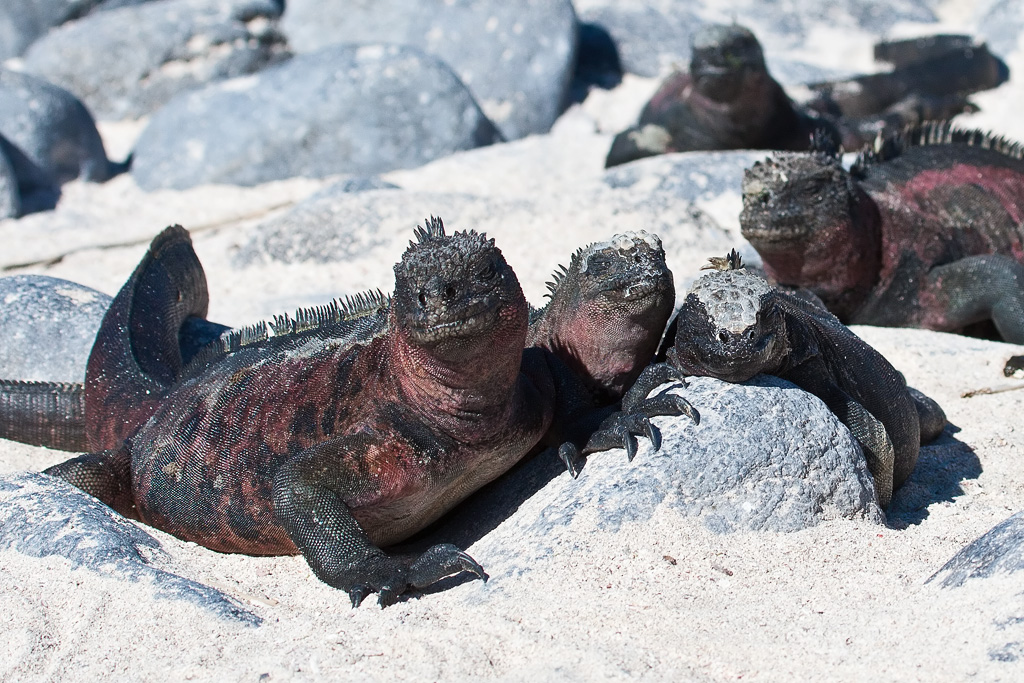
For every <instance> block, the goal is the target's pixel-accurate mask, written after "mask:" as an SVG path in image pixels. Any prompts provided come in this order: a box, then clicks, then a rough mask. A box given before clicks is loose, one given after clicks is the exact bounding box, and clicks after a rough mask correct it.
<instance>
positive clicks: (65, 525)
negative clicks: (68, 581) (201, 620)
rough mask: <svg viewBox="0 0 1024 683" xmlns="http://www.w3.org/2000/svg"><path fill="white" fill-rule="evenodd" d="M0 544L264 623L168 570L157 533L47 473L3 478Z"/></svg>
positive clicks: (232, 617) (0, 484)
mask: <svg viewBox="0 0 1024 683" xmlns="http://www.w3.org/2000/svg"><path fill="white" fill-rule="evenodd" d="M0 549H2V550H15V551H17V552H19V553H22V554H24V555H30V556H32V557H48V556H50V555H57V556H60V557H65V558H67V559H68V560H70V561H71V565H72V567H73V568H76V569H77V568H79V567H83V568H85V569H88V570H90V571H94V572H98V573H102V574H106V575H109V576H112V577H114V578H117V579H120V580H123V581H130V582H145V583H149V584H150V585H152V587H153V593H154V596H155V597H158V598H165V599H169V600H186V601H188V602H191V603H193V604H196V605H199V606H200V607H203V608H205V609H208V610H210V611H211V612H213V613H214V614H216V615H218V616H219V617H221V618H223V619H228V620H231V621H238V622H241V623H243V624H246V625H250V626H258V625H259V624H260V622H261V621H262V620H261V619H260V618H259V617H258V616H256V615H255V614H253V613H252V612H250V611H248V610H247V609H245V608H243V607H242V606H240V605H239V604H238V603H237V602H235V601H234V600H232V599H231V598H229V597H228V596H227V595H225V594H224V593H222V592H220V591H219V590H216V589H214V588H210V587H209V586H204V585H203V584H201V583H199V582H198V581H194V580H192V579H188V578H185V577H183V576H179V575H178V574H175V573H172V572H170V571H167V570H166V569H163V568H161V565H162V564H166V563H167V561H168V554H167V552H166V551H165V550H164V549H163V548H162V547H161V545H160V542H159V541H158V540H157V539H156V538H154V537H153V536H152V535H151V534H149V533H148V532H146V531H145V530H143V529H142V528H141V527H140V526H138V525H136V524H133V523H132V522H130V521H128V520H127V519H125V518H124V517H122V516H120V515H118V514H117V513H116V512H114V511H113V510H111V509H110V508H109V507H107V506H106V505H104V504H103V503H101V502H99V501H98V500H96V499H95V498H93V497H92V496H89V495H87V494H85V493H83V492H82V491H80V490H78V489H76V488H75V487H73V486H71V485H70V484H67V483H65V482H63V481H61V480H59V479H56V478H53V477H48V476H46V475H45V474H37V473H34V472H24V473H20V474H12V475H7V476H4V477H0Z"/></svg>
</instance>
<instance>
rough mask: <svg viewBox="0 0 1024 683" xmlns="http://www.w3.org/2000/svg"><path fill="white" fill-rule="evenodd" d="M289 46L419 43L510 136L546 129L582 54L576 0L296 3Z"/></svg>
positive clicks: (286, 25)
mask: <svg viewBox="0 0 1024 683" xmlns="http://www.w3.org/2000/svg"><path fill="white" fill-rule="evenodd" d="M281 28H282V30H283V31H284V32H285V33H286V34H287V36H288V41H289V44H290V45H291V46H292V48H293V49H295V50H296V51H297V52H300V53H301V52H309V51H311V50H317V49H319V48H322V47H326V46H328V45H333V44H336V43H394V44H400V45H412V46H415V47H417V48H419V49H421V50H423V51H424V52H426V53H428V54H431V55H435V56H437V57H439V58H440V59H442V60H444V61H445V62H447V63H448V64H449V65H450V66H451V67H452V69H453V70H454V71H455V73H456V74H457V75H458V77H459V78H460V79H461V80H462V82H463V83H465V84H466V87H467V88H469V90H470V92H472V93H473V96H474V97H475V98H476V100H477V102H479V103H480V106H481V108H482V109H483V110H484V112H485V113H486V114H487V116H488V117H489V118H490V119H491V121H493V122H494V124H495V125H496V126H497V127H498V129H499V130H500V131H501V134H502V135H503V136H504V137H505V139H507V140H514V139H517V138H521V137H523V136H525V135H530V134H532V133H545V132H547V131H548V129H550V128H551V124H553V123H554V121H555V118H556V117H557V116H558V115H559V114H560V113H561V111H562V107H563V106H564V105H565V102H566V97H567V94H568V88H569V81H570V77H571V75H572V70H573V64H574V62H575V59H576V50H575V47H576V16H575V13H574V12H573V8H572V4H571V3H570V2H569V1H568V0H505V1H504V2H492V1H487V2H480V1H479V0H477V1H470V0H459V1H458V2H451V1H450V0H377V1H376V2H373V3H324V2H318V1H317V0H289V2H288V8H287V12H285V15H284V18H283V20H282V23H281Z"/></svg>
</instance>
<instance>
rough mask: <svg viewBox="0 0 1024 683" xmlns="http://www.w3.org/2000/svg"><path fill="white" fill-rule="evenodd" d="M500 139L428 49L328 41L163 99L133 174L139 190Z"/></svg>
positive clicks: (406, 160)
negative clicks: (244, 75) (324, 45)
mask: <svg viewBox="0 0 1024 683" xmlns="http://www.w3.org/2000/svg"><path fill="white" fill-rule="evenodd" d="M498 139H499V135H498V133H497V131H496V130H495V128H494V126H493V124H491V122H490V121H488V120H487V117H486V116H484V114H483V112H482V111H480V108H479V107H478V106H477V104H476V102H475V101H474V100H473V97H472V95H470V93H469V91H468V90H467V89H466V87H465V86H464V85H463V84H462V82H461V81H459V79H458V78H457V77H456V76H455V74H454V73H452V71H451V69H450V68H448V66H446V65H445V64H444V63H443V62H441V61H440V60H438V59H437V58H436V57H431V56H430V55H427V54H425V53H423V52H420V51H419V50H416V49H414V48H411V47H402V46H395V45H390V46H389V45H364V46H353V45H336V46H333V47H328V48H324V49H323V50H319V51H317V52H313V53H309V54H305V55H300V56H298V57H295V58H294V59H291V60H289V61H288V62H286V63H284V64H281V65H278V66H276V67H274V68H271V69H267V70H266V71H264V72H263V73H261V74H258V75H255V76H251V77H248V78H245V79H236V80H231V81H228V82H226V83H220V84H216V85H213V86H210V87H208V88H206V89H204V90H201V91H199V92H194V93H189V94H186V95H183V96H181V97H179V98H177V99H175V100H174V101H172V102H170V103H169V104H168V105H167V106H165V107H164V108H163V109H161V110H160V111H159V112H157V113H156V114H155V115H154V116H153V118H152V120H151V121H150V123H149V125H148V126H147V127H146V129H145V130H144V131H143V132H142V135H141V136H140V137H139V140H138V143H137V145H136V147H135V158H134V162H133V166H132V175H133V176H134V177H135V180H136V181H137V182H138V183H139V185H140V186H141V187H142V188H144V189H147V190H152V189H157V188H173V189H184V188H187V187H192V186H194V185H200V184H203V183H231V184H236V185H255V184H258V183H262V182H266V181H269V180H278V179H282V178H291V177H295V176H306V177H324V176H328V175H333V174H338V173H349V174H361V175H373V174H376V173H379V172H382V171H386V170H390V169H395V168H409V167H413V166H419V165H421V164H424V163H426V162H428V161H430V160H432V159H436V158H438V157H442V156H445V155H447V154H451V153H452V152H454V151H456V150H461V149H469V148H472V147H477V146H480V145H487V144H490V143H492V142H495V141H496V140H498Z"/></svg>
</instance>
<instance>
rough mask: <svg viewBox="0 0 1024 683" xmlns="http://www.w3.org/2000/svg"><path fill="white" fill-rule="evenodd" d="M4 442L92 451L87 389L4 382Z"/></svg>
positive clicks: (0, 398)
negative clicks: (87, 427)
mask: <svg viewBox="0 0 1024 683" xmlns="http://www.w3.org/2000/svg"><path fill="white" fill-rule="evenodd" d="M0 438H4V439H11V440H13V441H21V442H22V443H27V444H32V445H33V446H46V447H48V448H58V449H60V450H64V451H84V450H88V447H87V445H86V439H85V390H84V388H83V385H81V384H64V383H60V382H20V381H15V380H0Z"/></svg>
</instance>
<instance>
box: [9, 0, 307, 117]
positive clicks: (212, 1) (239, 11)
mask: <svg viewBox="0 0 1024 683" xmlns="http://www.w3.org/2000/svg"><path fill="white" fill-rule="evenodd" d="M280 13H281V3H280V1H279V0H278V1H275V0H161V1H160V2H149V3H145V4H142V5H138V6H130V7H122V8H118V9H112V10H110V11H106V12H95V13H93V14H90V15H89V16H87V17H84V18H82V19H80V20H78V21H74V22H71V23H68V24H65V25H64V26H61V27H59V28H57V29H54V30H53V31H51V32H50V33H48V34H47V35H46V36H44V37H42V38H40V39H39V40H37V41H36V42H35V43H33V44H32V46H31V47H30V48H29V50H28V51H27V52H26V53H25V60H24V64H25V69H26V70H27V71H30V72H32V73H36V74H39V75H40V76H43V77H44V78H46V79H48V80H50V81H53V82H54V83H56V84H58V85H60V86H62V87H64V88H67V89H68V90H70V91H71V92H73V93H75V94H76V95H78V96H79V97H81V98H82V100H83V101H85V103H86V104H87V105H88V106H89V108H90V109H91V110H92V112H93V113H94V114H95V115H96V116H97V117H99V118H100V119H122V118H126V117H130V118H136V117H139V116H143V115H146V114H149V113H151V112H153V111H154V110H156V109H158V108H159V107H160V106H161V105H163V104H164V103H165V102H167V101H168V100H169V99H171V98H172V97H173V96H174V95H176V94H178V93H180V92H184V91H187V90H192V89H195V88H198V87H200V86H203V85H205V84H207V83H210V82H212V81H217V80H222V79H225V78H231V77H234V76H242V75H245V74H250V73H253V72H256V71H259V70H260V69H262V68H263V67H265V66H267V65H268V64H272V63H274V62H277V61H280V60H281V59H283V58H285V57H287V55H288V52H287V48H286V47H285V45H284V39H283V37H282V36H281V35H280V33H278V31H277V29H276V19H277V17H278V16H279V15H280Z"/></svg>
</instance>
